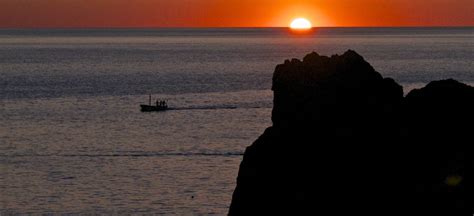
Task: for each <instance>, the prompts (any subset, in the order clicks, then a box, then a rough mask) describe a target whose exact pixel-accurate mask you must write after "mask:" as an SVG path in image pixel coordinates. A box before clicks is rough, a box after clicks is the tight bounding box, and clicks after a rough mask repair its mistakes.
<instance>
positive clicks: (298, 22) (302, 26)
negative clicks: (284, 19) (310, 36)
mask: <svg viewBox="0 0 474 216" xmlns="http://www.w3.org/2000/svg"><path fill="white" fill-rule="evenodd" d="M312 27H313V26H312V25H311V22H310V21H308V20H307V19H305V18H298V19H295V20H293V22H291V24H290V28H291V29H296V30H308V29H311V28H312Z"/></svg>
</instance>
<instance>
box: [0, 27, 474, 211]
mask: <svg viewBox="0 0 474 216" xmlns="http://www.w3.org/2000/svg"><path fill="white" fill-rule="evenodd" d="M347 49H353V50H356V51H357V52H359V53H360V54H361V55H363V56H364V57H365V58H366V60H367V61H369V62H370V63H371V64H372V65H373V66H374V67H375V69H376V70H377V71H379V72H380V73H382V74H383V75H384V76H387V77H392V78H394V79H395V80H397V81H398V82H399V83H401V84H402V85H404V86H405V89H406V90H409V89H413V88H417V87H421V86H423V85H425V84H426V83H427V82H429V81H430V80H437V79H445V78H455V79H458V80H460V81H463V82H465V83H468V84H471V85H473V84H474V70H473V69H474V64H473V62H474V28H371V29H368V28H322V29H316V30H315V32H314V33H312V34H305V35H297V34H292V33H290V32H288V31H287V30H286V29H271V28H268V29H265V28H263V29H157V30H153V29H146V30H143V29H110V30H103V29H93V30H64V29H63V30H0V111H1V112H0V214H2V213H80V214H93V213H105V214H116V213H124V214H128V213H154V214H155V213H157V214H177V215H201V214H217V215H223V214H226V212H227V209H228V207H229V204H230V200H231V195H232V192H233V189H234V187H235V182H236V177H237V171H238V166H239V163H240V161H241V159H242V154H243V152H244V150H245V147H246V146H248V145H250V144H251V143H252V142H253V141H254V140H255V139H256V138H257V137H258V136H259V135H260V134H261V133H262V132H263V131H264V129H265V128H266V127H268V126H270V125H271V121H270V114H271V108H272V92H271V91H269V89H270V87H271V79H272V73H273V70H274V68H275V66H276V65H277V64H279V63H282V62H283V61H284V60H285V59H289V58H302V57H303V56H304V55H305V54H307V53H309V52H312V51H316V52H318V53H320V54H325V55H332V54H342V53H343V52H344V51H346V50H347ZM148 94H153V96H154V98H164V99H167V100H168V101H169V105H170V106H171V107H173V108H176V110H171V111H167V112H163V113H141V112H140V111H139V104H141V103H148Z"/></svg>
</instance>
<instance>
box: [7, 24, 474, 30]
mask: <svg viewBox="0 0 474 216" xmlns="http://www.w3.org/2000/svg"><path fill="white" fill-rule="evenodd" d="M473 27H474V25H459V26H457V25H455V26H454V25H449V26H447V25H446V26H443V25H440V26H313V27H312V28H313V29H317V28H473ZM271 28H274V29H275V28H289V27H288V26H81V27H79V26H63V27H61V26H54V27H2V26H0V30H8V29H25V30H27V29H31V30H41V29H78V30H79V29H271Z"/></svg>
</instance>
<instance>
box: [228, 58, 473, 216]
mask: <svg viewBox="0 0 474 216" xmlns="http://www.w3.org/2000/svg"><path fill="white" fill-rule="evenodd" d="M272 90H273V91H274V107H273V113H272V121H273V126H272V127H270V128H268V129H267V130H266V131H265V132H264V134H263V135H262V136H261V137H260V138H258V139H257V141H255V143H254V144H252V145H251V146H249V147H248V148H247V149H246V151H245V155H244V159H243V161H242V163H241V165H240V170H239V176H238V178H237V187H236V189H235V191H234V194H233V199H232V204H231V207H230V211H229V214H230V215H275V214H276V215H317V214H321V215H343V214H357V215H358V214H364V215H367V214H369V215H386V214H390V213H396V214H412V213H419V214H421V215H426V214H430V213H436V214H440V213H441V214H444V213H446V214H447V215H455V214H458V213H471V212H472V211H473V205H474V202H473V201H474V200H473V198H472V196H473V194H474V193H473V191H472V173H473V171H474V170H473V161H474V160H473V158H474V157H473V154H472V153H471V152H472V151H468V147H469V146H470V145H471V142H472V140H473V139H472V138H473V136H472V135H471V133H472V132H471V131H473V130H472V129H474V127H473V126H472V124H474V114H473V112H474V106H473V103H474V88H473V87H470V86H467V85H464V84H462V83H459V82H457V81H454V80H445V81H437V82H432V83H430V84H429V85H427V86H426V87H425V88H422V89H419V90H413V91H412V92H410V93H409V94H408V95H407V96H406V97H403V89H402V87H401V86H400V85H398V84H397V83H396V82H395V81H394V80H393V79H390V78H383V77H382V76H381V75H380V74H379V73H378V72H376V71H375V70H374V68H372V66H370V64H369V63H367V62H366V61H365V60H364V59H363V57H361V56H360V55H358V54H357V53H356V52H354V51H351V50H349V51H347V52H346V53H344V54H343V55H340V56H339V55H334V56H331V57H326V56H320V55H318V54H317V53H311V54H309V55H307V56H306V57H304V59H303V61H300V60H297V59H293V60H291V61H288V60H287V61H285V63H284V64H282V65H278V66H277V67H276V70H275V73H274V76H273V87H272ZM328 212H329V213H328Z"/></svg>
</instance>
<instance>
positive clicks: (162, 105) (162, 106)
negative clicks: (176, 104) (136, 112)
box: [140, 95, 168, 112]
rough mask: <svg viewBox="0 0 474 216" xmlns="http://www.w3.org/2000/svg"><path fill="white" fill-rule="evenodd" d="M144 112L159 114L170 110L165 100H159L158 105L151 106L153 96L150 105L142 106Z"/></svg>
mask: <svg viewBox="0 0 474 216" xmlns="http://www.w3.org/2000/svg"><path fill="white" fill-rule="evenodd" d="M140 107H141V111H142V112H159V111H166V110H168V104H166V101H164V100H157V101H156V105H151V95H150V100H149V103H148V105H145V104H142V105H140Z"/></svg>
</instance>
